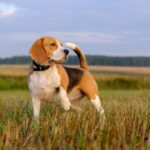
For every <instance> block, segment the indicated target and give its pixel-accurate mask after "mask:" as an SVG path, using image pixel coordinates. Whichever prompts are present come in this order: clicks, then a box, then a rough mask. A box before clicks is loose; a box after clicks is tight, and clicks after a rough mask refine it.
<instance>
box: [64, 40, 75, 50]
mask: <svg viewBox="0 0 150 150" xmlns="http://www.w3.org/2000/svg"><path fill="white" fill-rule="evenodd" d="M65 46H67V47H68V48H71V49H76V47H77V45H76V44H74V43H71V42H67V43H65Z"/></svg>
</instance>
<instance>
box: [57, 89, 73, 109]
mask: <svg viewBox="0 0 150 150" xmlns="http://www.w3.org/2000/svg"><path fill="white" fill-rule="evenodd" d="M59 98H60V103H61V106H62V108H63V109H64V110H66V111H67V110H69V109H70V107H71V103H70V101H69V98H68V96H67V92H66V90H65V89H64V88H63V87H60V90H59Z"/></svg>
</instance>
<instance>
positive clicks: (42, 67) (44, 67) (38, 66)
mask: <svg viewBox="0 0 150 150" xmlns="http://www.w3.org/2000/svg"><path fill="white" fill-rule="evenodd" d="M32 63H33V65H34V68H33V70H34V71H45V70H47V69H49V67H50V66H42V65H40V64H37V63H36V62H35V61H34V60H33V61H32Z"/></svg>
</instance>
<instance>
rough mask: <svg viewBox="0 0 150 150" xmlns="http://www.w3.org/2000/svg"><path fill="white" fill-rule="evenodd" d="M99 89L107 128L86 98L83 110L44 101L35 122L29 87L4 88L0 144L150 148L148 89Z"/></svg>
mask: <svg viewBox="0 0 150 150" xmlns="http://www.w3.org/2000/svg"><path fill="white" fill-rule="evenodd" d="M100 95H101V100H102V104H103V107H104V109H105V112H106V123H105V126H104V127H103V128H102V125H101V123H102V122H101V119H100V116H99V114H98V113H97V112H96V111H95V109H94V108H93V107H92V105H90V103H89V102H88V100H87V99H84V100H83V101H81V105H82V106H83V112H80V113H79V112H75V111H73V110H70V111H69V112H64V111H63V110H62V109H61V108H60V107H59V106H57V105H56V104H50V103H44V102H43V103H42V108H41V117H40V122H39V124H37V122H35V120H33V118H32V107H31V98H30V94H29V93H28V91H23V90H22V91H1V92H0V149H94V150H97V149H108V150H116V149H133V150H136V149H142V148H143V149H148V148H150V119H149V118H150V90H101V91H100Z"/></svg>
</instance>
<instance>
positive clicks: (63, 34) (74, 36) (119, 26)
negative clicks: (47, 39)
mask: <svg viewBox="0 0 150 150" xmlns="http://www.w3.org/2000/svg"><path fill="white" fill-rule="evenodd" d="M0 35H1V36H0V45H1V46H0V57H8V56H14V55H28V50H29V48H30V47H31V45H32V43H33V42H34V41H35V40H36V39H38V38H40V37H41V36H45V35H49V36H53V37H56V38H58V39H59V40H61V41H63V42H67V41H71V42H74V43H77V44H78V45H80V47H81V48H82V49H83V51H84V52H85V53H86V54H99V55H114V56H150V0H105V1H104V0H75V1H71V0H45V1H43V0H32V1H30V0H13V1H11V0H1V1H0Z"/></svg>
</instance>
